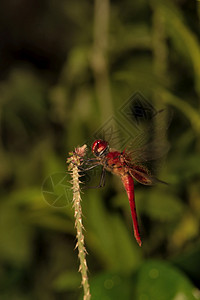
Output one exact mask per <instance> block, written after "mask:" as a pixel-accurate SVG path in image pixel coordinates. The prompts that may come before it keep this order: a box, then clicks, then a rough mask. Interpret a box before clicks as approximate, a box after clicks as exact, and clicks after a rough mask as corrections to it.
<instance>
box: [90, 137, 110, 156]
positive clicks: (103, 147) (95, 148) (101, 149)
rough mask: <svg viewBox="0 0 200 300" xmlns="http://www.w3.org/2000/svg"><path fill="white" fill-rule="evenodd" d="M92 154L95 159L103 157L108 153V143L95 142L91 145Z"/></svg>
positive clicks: (102, 141)
mask: <svg viewBox="0 0 200 300" xmlns="http://www.w3.org/2000/svg"><path fill="white" fill-rule="evenodd" d="M92 152H93V154H94V155H95V156H96V157H103V156H104V155H106V154H107V153H108V152H109V145H108V142H106V141H104V140H96V141H95V142H94V143H93V145H92Z"/></svg>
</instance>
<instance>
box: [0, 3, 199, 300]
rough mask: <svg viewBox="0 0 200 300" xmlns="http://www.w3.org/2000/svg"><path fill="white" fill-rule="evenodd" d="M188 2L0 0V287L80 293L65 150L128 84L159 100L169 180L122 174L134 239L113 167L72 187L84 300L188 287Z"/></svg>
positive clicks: (194, 228) (22, 293)
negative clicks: (131, 198) (83, 253)
mask: <svg viewBox="0 0 200 300" xmlns="http://www.w3.org/2000/svg"><path fill="white" fill-rule="evenodd" d="M198 3H199V2H198V1H186V0H176V1H161V0H160V1H150V2H149V1H145V0H141V1H131V0H126V1H111V2H109V1H108V0H96V1H94V2H92V1H84V0H83V1H76V0H73V1H72V0H60V1H55V0H48V1H47V0H46V1H45V0H42V1H36V0H29V1H25V0H1V2H0V70H1V71H0V162H1V163H0V181H1V189H0V195H1V202H0V278H1V281H0V298H1V299H4V300H7V299H9V300H10V299H12V300H16V299H20V300H26V299H43V300H44V299H48V300H51V299H70V300H71V299H72V300H73V299H81V297H82V295H81V292H82V289H81V288H80V282H81V278H80V274H79V273H78V268H79V261H78V256H77V250H74V247H75V244H76V238H75V236H76V232H75V228H74V216H73V208H72V198H71V194H70V190H69V182H68V181H69V180H70V177H69V174H68V175H67V177H66V178H65V172H66V171H67V165H66V163H65V161H66V158H67V157H68V152H69V151H72V150H73V149H74V147H76V146H77V145H82V143H84V142H85V141H87V140H88V139H89V138H91V137H92V136H93V135H94V134H95V132H96V131H97V130H98V128H100V127H101V126H102V125H104V124H105V122H106V121H107V120H108V119H109V118H110V117H112V116H119V110H120V108H121V107H122V106H123V104H124V103H125V102H126V101H127V99H128V98H129V96H130V95H131V94H134V93H136V92H139V93H140V94H141V95H142V96H143V97H144V98H145V99H147V100H148V102H149V103H150V104H151V105H153V107H158V108H161V107H164V106H165V107H166V110H167V111H168V110H169V111H170V112H172V115H173V117H172V121H171V125H170V127H169V129H168V140H169V142H170V144H171V148H170V151H169V153H168V155H167V156H166V157H165V160H163V162H162V167H161V168H160V172H159V174H158V176H159V178H162V179H163V180H165V181H167V182H169V183H170V185H169V186H165V185H157V186H155V187H152V188H150V187H145V186H141V185H139V184H137V185H136V188H135V194H136V202H137V210H138V215H139V223H140V227H141V232H142V240H143V245H142V248H139V246H138V245H137V244H136V241H135V239H134V236H133V230H132V221H131V217H130V208H129V204H128V200H127V196H126V193H125V191H124V190H123V186H122V184H120V180H119V178H115V177H114V176H109V175H108V176H107V178H106V187H105V188H104V189H100V190H99V189H98V190H84V194H83V195H82V206H83V215H84V216H83V223H84V227H85V229H86V230H85V242H86V248H87V251H88V253H89V255H87V261H88V267H89V282H90V285H91V294H92V299H136V300H141V299H150V300H151V299H152V300H162V299H164V300H168V299H169V300H171V299H176V300H178V299H200V292H199V289H200V271H199V270H200V240H199V233H200V232H199V220H200V155H199V150H200V100H199V99H200V45H199V18H200V10H199V9H198ZM163 122H167V121H166V120H164V121H163ZM123 124H124V123H123ZM166 127H167V126H166ZM88 146H89V147H90V145H88ZM88 151H89V150H88ZM63 178H64V180H63V181H62V179H63ZM51 180H52V181H53V183H54V186H52V182H51ZM45 191H46V192H50V193H49V194H48V193H45ZM66 191H67V193H68V194H67V196H66ZM59 195H60V196H62V195H63V197H61V202H57V201H55V200H56V197H59Z"/></svg>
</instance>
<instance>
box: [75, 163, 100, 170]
mask: <svg viewBox="0 0 200 300" xmlns="http://www.w3.org/2000/svg"><path fill="white" fill-rule="evenodd" d="M97 166H99V164H96V165H93V166H91V167H88V168H83V167H78V169H79V170H80V171H82V172H84V171H89V170H92V169H94V168H96V167H97Z"/></svg>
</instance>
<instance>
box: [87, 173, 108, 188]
mask: <svg viewBox="0 0 200 300" xmlns="http://www.w3.org/2000/svg"><path fill="white" fill-rule="evenodd" d="M105 175H106V171H105V169H104V168H103V169H102V172H101V177H100V181H99V184H98V185H97V186H85V187H83V189H100V188H102V187H104V186H105V177H106V176H105Z"/></svg>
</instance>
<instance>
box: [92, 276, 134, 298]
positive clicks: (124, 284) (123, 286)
mask: <svg viewBox="0 0 200 300" xmlns="http://www.w3.org/2000/svg"><path fill="white" fill-rule="evenodd" d="M130 292H131V284H130V279H129V278H126V277H123V276H120V275H118V274H115V273H108V272H107V273H100V274H99V275H98V276H96V277H95V278H94V279H93V280H91V295H92V299H93V300H99V299H104V300H116V299H124V300H126V299H127V300H128V299H131V298H130Z"/></svg>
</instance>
